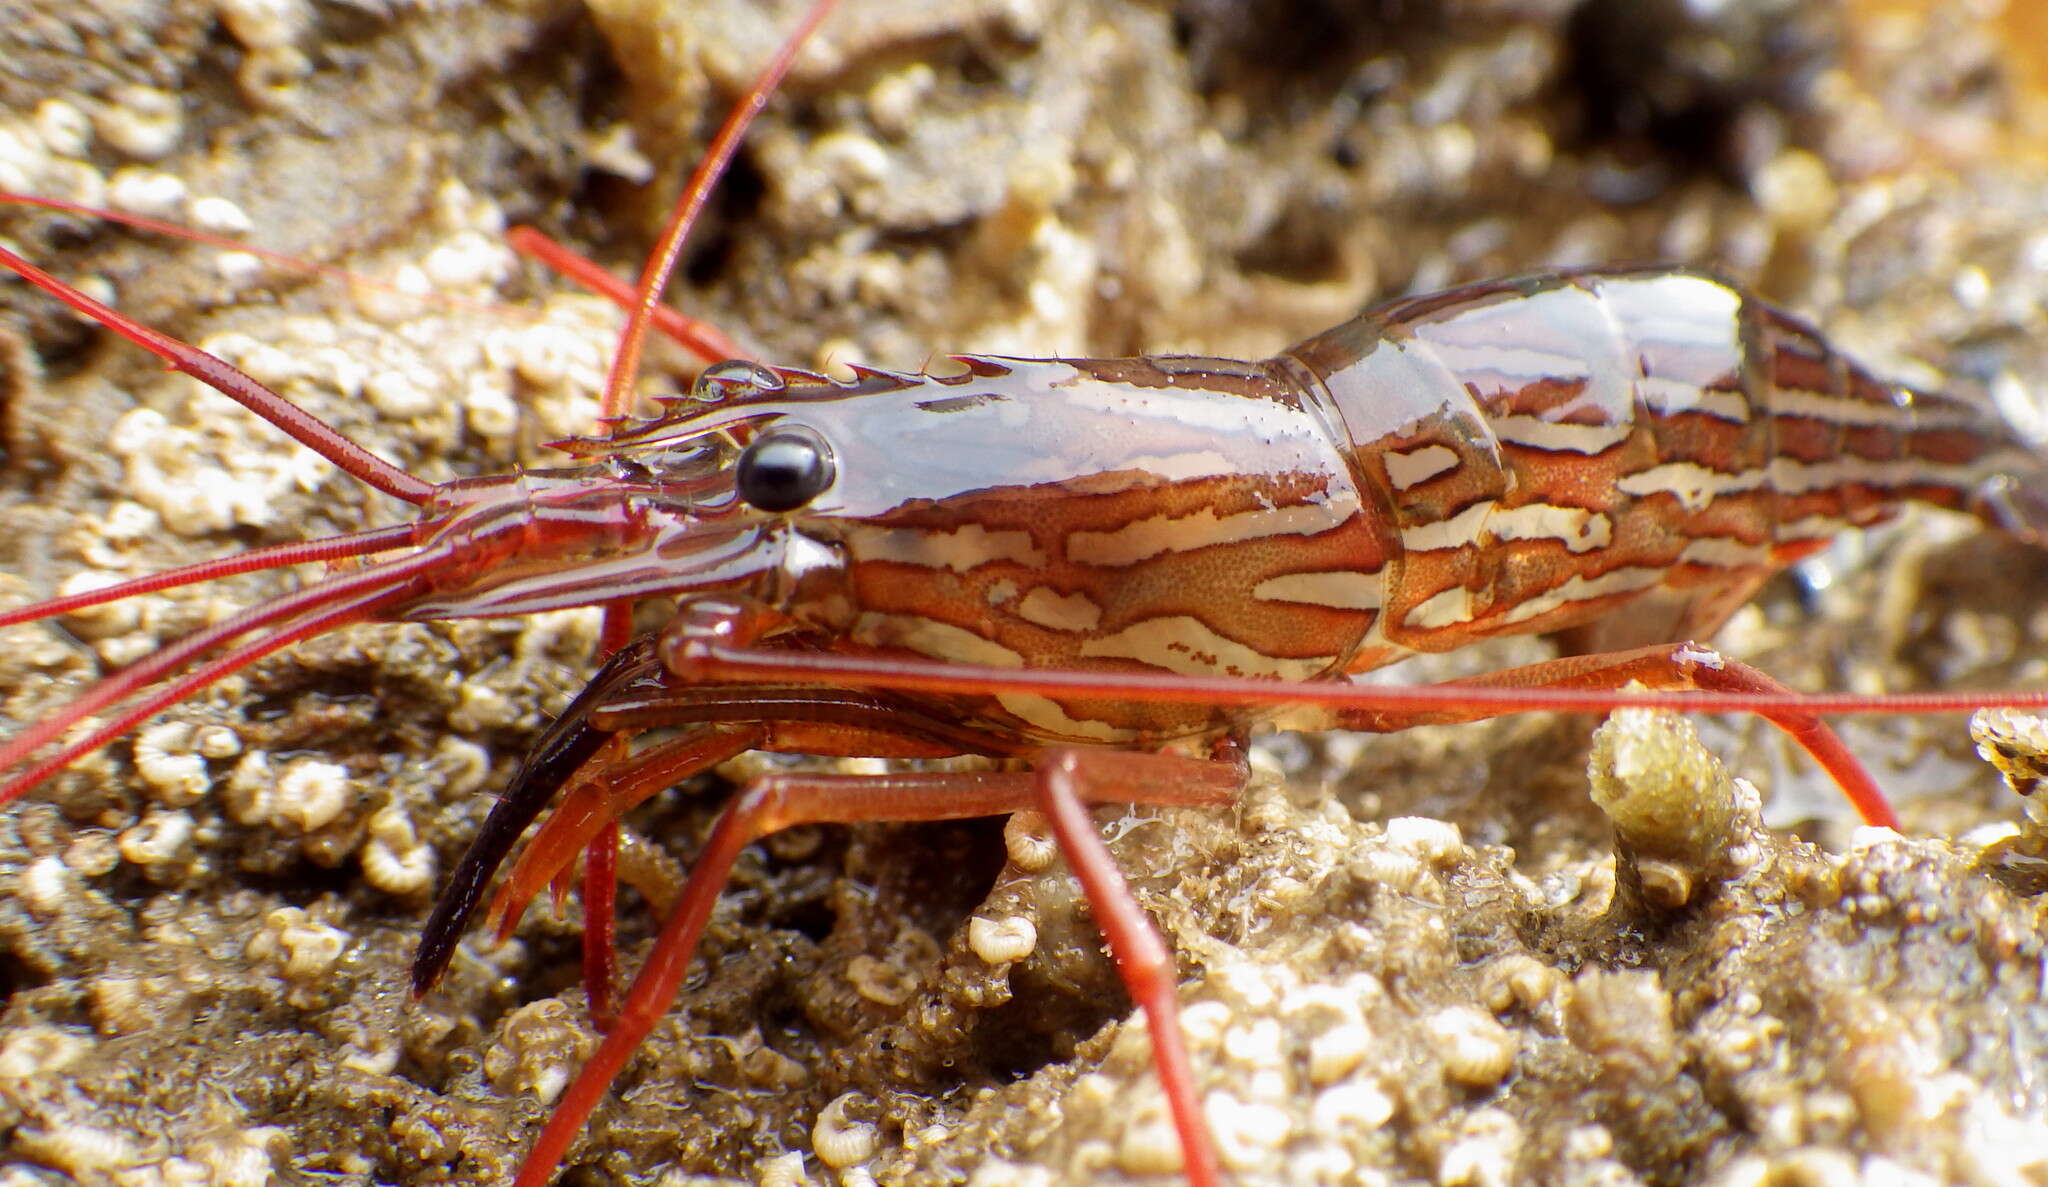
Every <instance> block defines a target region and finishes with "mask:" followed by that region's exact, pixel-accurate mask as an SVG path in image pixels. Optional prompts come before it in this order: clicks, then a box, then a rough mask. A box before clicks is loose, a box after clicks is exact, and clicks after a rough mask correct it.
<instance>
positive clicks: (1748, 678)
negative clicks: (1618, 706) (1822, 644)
mask: <svg viewBox="0 0 2048 1187" xmlns="http://www.w3.org/2000/svg"><path fill="white" fill-rule="evenodd" d="M1631 683H1638V684H1642V685H1644V686H1646V687H1649V688H1652V689H1657V690H1660V691H1686V692H1691V691H1698V692H1726V693H1773V694H1776V693H1787V694H1791V693H1792V691H1793V690H1792V689H1790V688H1788V687H1786V686H1785V685H1783V684H1780V683H1779V682H1778V681H1776V680H1773V679H1772V678H1771V677H1769V676H1767V675H1765V674H1764V673H1762V672H1760V671H1758V670H1757V669H1755V668H1753V667H1750V666H1749V665H1748V664H1745V663H1742V662H1741V661H1739V660H1732V659H1729V658H1727V657H1726V656H1723V655H1722V654H1720V653H1719V652H1717V651H1714V650H1712V649H1710V648H1706V647H1702V646H1700V645H1699V644H1697V643H1659V644H1656V645H1654V646H1651V647H1638V648H1635V649H1633V650H1630V651H1610V652H1603V653H1600V654H1596V655H1569V656H1564V657H1562V658H1559V659H1553V660H1547V661H1545V662H1543V663H1540V664H1528V665H1526V666H1524V667H1519V668H1507V669H1504V670H1502V671H1499V672H1488V673H1485V674H1484V675H1480V676H1468V677H1466V678H1464V679H1461V680H1447V681H1445V682H1444V683H1443V684H1441V685H1437V686H1436V687H1439V688H1474V689H1480V688H1486V689H1498V688H1511V689H1522V688H1548V689H1569V690H1578V691H1612V690H1616V689H1622V688H1626V687H1627V686H1628V685H1629V684H1631ZM1793 695H1796V694H1793ZM1759 715H1760V716H1762V717H1763V718H1765V719H1766V720H1768V721H1769V722H1770V723H1771V724H1772V725H1775V726H1777V727H1778V728H1779V729H1781V730H1784V731H1785V732H1786V733H1787V734H1789V735H1791V737H1792V740H1793V741H1795V742H1798V743H1799V745H1800V746H1801V747H1803V748H1804V749H1805V750H1806V752H1807V753H1808V754H1810V755H1812V756H1813V760H1814V761H1815V762H1817V763H1819V764H1820V766H1821V769H1822V770H1824V771H1826V772H1827V773H1828V775H1829V777H1830V778H1832V779H1833V780H1834V781H1835V785H1836V786H1838V787H1840V788H1841V789H1842V794H1843V795H1845V796H1847V797H1848V798H1849V802H1850V803H1851V804H1852V805H1854V806H1855V808H1856V812H1857V814H1858V815H1859V816H1861V817H1862V818H1863V820H1864V823H1866V824H1877V825H1883V826H1884V827H1886V828H1897V827H1899V818H1898V816H1897V814H1895V813H1894V812H1893V811H1892V806H1891V804H1890V803H1888V802H1887V801H1886V800H1885V798H1884V792H1883V791H1882V790H1880V789H1879V788H1878V785H1877V780H1876V779H1874V778H1872V777H1871V775H1870V772H1869V771H1868V770H1866V769H1864V766H1863V763H1862V761H1861V760H1859V759H1858V758H1857V757H1856V755H1855V754H1854V753H1852V752H1851V751H1850V749H1849V747H1848V745H1847V744H1845V743H1844V742H1843V741H1842V738H1841V735H1840V734H1837V733H1836V732H1835V731H1834V728H1833V727H1832V726H1830V725H1828V723H1827V722H1825V721H1822V720H1821V719H1820V718H1819V717H1816V716H1814V715H1813V714H1810V713H1800V712H1798V711H1796V710H1789V709H1766V710H1762V711H1761V712H1760V714H1759ZM1496 716H1499V711H1497V710H1494V709H1490V708H1476V709H1469V710H1468V709H1459V708H1454V707H1446V708H1442V709H1429V710H1387V709H1340V710H1338V711H1337V713H1336V719H1335V721H1334V722H1333V723H1332V724H1334V725H1336V726H1337V727H1338V728H1340V729H1353V730H1367V731H1370V732H1373V733H1391V732H1393V731H1395V730H1403V729H1407V728H1408V727H1410V726H1415V725H1450V724H1454V723H1457V722H1462V721H1480V720H1483V719H1485V718H1488V717H1496Z"/></svg>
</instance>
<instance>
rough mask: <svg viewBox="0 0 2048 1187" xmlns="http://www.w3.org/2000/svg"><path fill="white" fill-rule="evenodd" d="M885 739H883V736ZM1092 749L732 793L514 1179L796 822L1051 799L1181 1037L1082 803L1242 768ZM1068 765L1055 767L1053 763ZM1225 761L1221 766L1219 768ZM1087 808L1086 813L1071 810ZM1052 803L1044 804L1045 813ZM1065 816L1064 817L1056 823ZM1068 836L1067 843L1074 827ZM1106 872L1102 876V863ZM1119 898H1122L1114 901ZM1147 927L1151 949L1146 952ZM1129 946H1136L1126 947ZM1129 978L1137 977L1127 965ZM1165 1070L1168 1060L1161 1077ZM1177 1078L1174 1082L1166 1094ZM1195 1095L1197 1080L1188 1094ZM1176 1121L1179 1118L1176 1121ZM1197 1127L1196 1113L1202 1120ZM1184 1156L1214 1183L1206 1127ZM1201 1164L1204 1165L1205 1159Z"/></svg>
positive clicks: (1108, 923) (1093, 887)
mask: <svg viewBox="0 0 2048 1187" xmlns="http://www.w3.org/2000/svg"><path fill="white" fill-rule="evenodd" d="M882 741H884V742H886V739H883V740H882ZM1094 757H1095V755H1094V754H1093V752H1089V753H1088V755H1087V756H1086V758H1084V759H1082V760H1081V761H1080V762H1078V763H1074V764H1073V765H1068V760H1067V758H1066V756H1065V755H1059V754H1056V755H1054V756H1052V761H1051V762H1050V763H1049V764H1048V766H1047V769H1046V770H1044V771H1041V772H1039V773H1036V774H1034V773H1029V772H1011V771H991V772H977V773H906V774H899V775H806V774H786V775H770V776H768V777H767V778H764V779H760V780H757V781H755V782H754V783H752V784H750V785H748V787H747V788H746V789H745V790H743V791H741V792H740V793H739V795H737V796H735V797H734V799H733V801H732V803H730V804H729V805H727V806H726V809H725V811H724V813H722V814H721V815H720V816H719V818H718V823H717V825H716V826H715V827H714V828H713V829H712V831H711V837H710V839H709V840H707V841H706V842H705V845H704V849H703V852H701V853H700V854H699V855H698V857H697V863H696V865H695V867H694V868H692V869H691V871H690V878H689V881H688V882H687V883H686V884H685V885H684V887H683V893H682V897H681V899H680V900H679V901H678V902H677V904H676V908H675V910H674V911H673V912H672V913H670V915H669V917H668V919H667V920H666V921H665V922H664V923H663V924H662V929H661V934H660V935H659V936H658V937H657V938H656V939H655V942H654V948H653V950H652V951H651V952H650V953H649V954H648V957H647V963H646V964H645V965H644V966H642V968H641V970H640V974H639V976H638V977H636V978H634V981H633V986H632V988H631V989H630V990H629V991H628V992H627V995H626V999H625V1001H624V1002H623V1003H622V1004H621V1006H620V1010H619V1017H618V1022H617V1024H616V1025H615V1026H614V1027H613V1029H612V1031H611V1033H609V1034H607V1035H606V1036H605V1037H604V1041H603V1042H601V1043H600V1044H598V1049H597V1053H596V1054H595V1055H593V1056H592V1057H591V1059H590V1062H589V1063H586V1064H584V1065H583V1069H582V1070H581V1071H580V1072H578V1073H577V1076H576V1079H575V1081H574V1082H573V1083H572V1084H570V1086H569V1088H568V1091H566V1092H565V1093H563V1095H562V1099H561V1101H560V1102H559V1103H558V1104H557V1105H556V1106H555V1111H554V1113H553V1114H552V1115H550V1116H549V1118H548V1121H547V1124H546V1125H545V1126H544V1127H543V1128H542V1129H541V1132H540V1136H539V1137H538V1138H537V1139H535V1141H534V1144H533V1149H532V1150H531V1151H530V1152H528V1154H527V1156H526V1162H525V1163H524V1164H523V1165H522V1166H521V1167H520V1168H519V1176H518V1178H517V1180H516V1181H515V1183H514V1187H543V1185H544V1184H546V1182H547V1181H548V1179H549V1177H550V1176H551V1175H553V1173H554V1170H555V1168H556V1166H558V1165H559V1164H560V1163H561V1160H562V1156H563V1155H564V1154H566V1153H568V1151H569V1147H570V1144H571V1143H572V1142H574V1141H575V1138H576V1135H577V1133H578V1132H580V1131H581V1130H582V1128H583V1123H584V1122H585V1121H586V1120H587V1119H588V1118H589V1116H590V1114H591V1112H592V1111H593V1110H594V1109H596V1108H597V1105H598V1103H599V1102H600V1101H602V1100H603V1099H604V1094H605V1091H606V1089H607V1088H609V1087H610V1086H611V1082H612V1080H613V1079H614V1078H615V1077H617V1075H618V1074H619V1072H620V1071H621V1070H622V1069H623V1068H624V1067H625V1066H626V1062H627V1061H628V1060H629V1059H631V1058H632V1055H633V1052H634V1050H635V1049H636V1048H637V1047H639V1045H640V1043H641V1041H642V1040H644V1039H645V1038H646V1037H647V1035H648V1033H649V1032H650V1031H652V1030H653V1029H654V1026H655V1023H657V1022H658V1021H660V1019H661V1016H662V1015H663V1014H664V1013H666V1012H667V1010H668V1007H669V1003H670V1002H672V1001H673V1000H674V999H675V995H676V991H677V990H678V989H679V988H681V986H682V983H683V976H684V974H685V973H686V972H687V971H688V969H689V965H690V958H691V955H692V954H693V953H694V952H695V950H696V947H697V941H698V939H699V938H700V937H701V936H702V935H703V932H704V925H705V923H706V922H707V921H708V920H709V919H710V917H711V910H712V908H713V907H714V906H715V905H716V904H717V902H718V896H719V893H720V892H721V891H722V890H723V889H724V888H725V884H726V880H727V879H728V878H729V877H730V875H731V873H732V865H733V862H734V861H735V860H736V859H737V858H738V857H739V853H740V850H742V849H744V848H746V847H747V846H748V845H750V844H752V843H753V842H755V841H757V840H759V839H761V838H762V837H765V836H767V835H769V834H770V833H774V832H779V831H781V830H782V829H785V828H791V827H794V826H796V825H799V824H850V823H855V822H859V821H868V820H893V821H925V820H963V819H968V818H971V817H976V816H995V815H1001V814H1003V813H1005V812H1015V811H1018V810H1021V809H1025V808H1031V807H1038V806H1044V807H1046V808H1048V809H1049V810H1050V813H1056V815H1054V826H1055V828H1056V829H1057V830H1058V831H1059V833H1060V836H1061V840H1062V841H1063V842H1067V843H1070V844H1072V845H1073V847H1072V848H1070V849H1069V850H1068V857H1069V861H1070V862H1072V863H1073V866H1074V869H1075V872H1076V873H1077V874H1078V875H1079V876H1080V877H1081V879H1082V885H1083V886H1084V887H1086V888H1087V889H1088V892H1089V900H1090V902H1091V903H1092V904H1093V905H1094V908H1095V912H1096V916H1097V918H1098V919H1100V920H1102V921H1103V927H1104V930H1105V931H1106V932H1109V933H1110V934H1111V947H1112V950H1113V951H1114V952H1115V953H1116V956H1117V960H1118V963H1119V966H1120V967H1123V966H1125V964H1126V962H1127V960H1128V962H1129V964H1130V965H1131V966H1133V967H1139V966H1142V967H1146V968H1149V969H1151V970H1152V972H1151V973H1150V974H1149V975H1148V976H1147V977H1145V978H1144V979H1143V980H1142V982H1141V983H1142V985H1143V988H1142V990H1140V989H1139V987H1138V986H1137V985H1134V986H1133V992H1134V993H1139V992H1142V994H1143V995H1144V998H1145V999H1147V1000H1149V1001H1150V1002H1152V1003H1153V1004H1151V1005H1148V1007H1147V1018H1148V1020H1149V1021H1150V1022H1151V1023H1152V1025H1153V1028H1154V1029H1153V1035H1154V1041H1155V1043H1157V1042H1158V1036H1159V1034H1160V1033H1161V1030H1162V1020H1161V1017H1160V1014H1159V1012H1158V1011H1159V1007H1158V1005H1157V1002H1158V1000H1159V998H1160V996H1161V993H1160V990H1159V988H1158V987H1159V986H1161V985H1163V986H1164V996H1165V999H1166V1014H1165V1017H1164V1025H1165V1026H1166V1027H1170V1029H1171V1033H1172V1034H1173V1036H1174V1042H1173V1044H1172V1045H1173V1046H1175V1047H1176V1048H1178V1047H1179V1044H1178V1038H1179V1034H1180V1030H1179V1026H1178V1023H1177V1020H1176V1017H1175V1015H1174V1014H1173V1012H1172V990H1173V980H1172V974H1171V970H1172V965H1171V963H1170V962H1169V961H1168V960H1167V958H1166V956H1165V950H1164V946H1163V945H1161V944H1160V943H1159V940H1158V938H1157V937H1156V936H1154V935H1153V934H1152V931H1151V928H1150V925H1149V924H1147V923H1146V921H1145V917H1144V914H1143V913H1142V912H1141V911H1139V910H1138V908H1137V905H1136V904H1135V903H1133V902H1131V901H1130V896H1129V892H1128V891H1127V890H1125V889H1124V887H1123V883H1122V879H1121V878H1119V877H1117V876H1116V872H1115V868H1114V866H1112V865H1110V864H1109V857H1108V852H1107V850H1106V849H1104V848H1103V846H1102V840H1101V838H1100V837H1099V836H1097V835H1096V834H1095V830H1094V824H1093V822H1092V821H1091V820H1090V819H1089V818H1088V815H1087V812H1086V810H1085V809H1084V808H1082V807H1081V806H1080V805H1081V802H1082V800H1083V798H1088V799H1104V798H1110V799H1131V800H1142V801H1144V802H1148V803H1216V802H1219V801H1227V800H1228V799H1230V798H1232V797H1234V796H1235V795H1236V794H1237V790H1238V787H1239V786H1240V785H1241V784H1242V781H1243V776H1242V772H1241V771H1240V770H1238V769H1236V768H1232V767H1222V766H1219V765H1218V764H1213V763H1204V762H1200V761H1197V760H1192V759H1168V758H1159V759H1157V760H1156V761H1151V762H1148V761H1145V760H1147V759H1153V758H1154V757H1155V756H1150V755H1131V754H1107V755H1105V757H1107V758H1109V759H1111V760H1114V761H1112V762H1111V763H1110V764H1109V765H1108V766H1107V767H1105V768H1104V769H1103V770H1101V771H1098V770H1096V769H1094V768H1093V767H1092V765H1091V764H1090V762H1089V761H1088V760H1090V759H1093V758H1094ZM1056 770H1057V771H1059V772H1061V773H1055V771H1056ZM1219 772H1220V774H1219ZM1076 812H1078V813H1079V817H1078V824H1076V823H1075V821H1074V819H1073V813H1076ZM1050 813H1049V814H1050ZM1062 817H1065V818H1066V819H1065V820H1064V822H1063V821H1062ZM1070 833H1071V834H1072V837H1073V841H1072V842H1068V836H1069V834H1070ZM1105 869H1106V870H1107V871H1108V875H1109V876H1108V878H1107V879H1105V878H1104V877H1103V873H1102V872H1103V870H1105ZM1119 896H1120V899H1119ZM1140 937H1149V938H1150V941H1151V943H1152V945H1153V946H1154V947H1155V948H1156V949H1157V950H1156V951H1155V952H1153V953H1149V954H1148V953H1145V952H1142V951H1140V950H1139V949H1140V948H1141V947H1142V945H1143V942H1144V940H1143V939H1142V938H1140ZM1127 954H1128V956H1127ZM1126 976H1127V978H1128V977H1129V976H1130V974H1128V973H1127V974H1126ZM1178 1058H1179V1059H1180V1063H1179V1064H1178V1067H1179V1069H1180V1071H1179V1076H1180V1081H1181V1083H1182V1086H1183V1088H1184V1089H1185V1087H1186V1086H1187V1084H1188V1077H1187V1075H1186V1056H1185V1052H1184V1051H1181V1053H1180V1055H1179V1056H1178ZM1165 1074H1166V1073H1165V1072H1164V1071H1162V1075H1163V1076H1164V1075H1165ZM1171 1091H1172V1090H1171V1089H1169V1093H1171ZM1182 1096H1183V1097H1184V1099H1186V1100H1188V1101H1189V1102H1190V1103H1192V1099H1193V1093H1192V1091H1183V1093H1182ZM1176 1120H1178V1116H1177V1118H1176ZM1196 1125H1197V1126H1198V1127H1199V1122H1196ZM1188 1163H1189V1167H1190V1175H1189V1178H1190V1182H1191V1183H1192V1184H1193V1187H1217V1184H1218V1181H1217V1179H1216V1177H1215V1174H1214V1169H1213V1168H1214V1159H1213V1155H1211V1154H1210V1153H1209V1145H1208V1137H1207V1133H1206V1131H1202V1132H1200V1133H1199V1134H1198V1136H1197V1138H1196V1144H1195V1145H1194V1146H1193V1147H1192V1148H1191V1150H1190V1154H1189V1158H1188ZM1205 1168H1206V1169H1205Z"/></svg>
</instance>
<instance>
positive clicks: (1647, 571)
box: [1501, 568, 1664, 623]
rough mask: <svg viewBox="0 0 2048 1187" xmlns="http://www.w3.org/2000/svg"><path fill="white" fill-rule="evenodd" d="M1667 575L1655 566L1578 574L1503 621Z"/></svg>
mask: <svg viewBox="0 0 2048 1187" xmlns="http://www.w3.org/2000/svg"><path fill="white" fill-rule="evenodd" d="M1663 579H1664V570H1663V569H1651V568H1626V569H1613V570H1610V571H1609V572H1606V573H1602V574H1600V575H1599V576H1598V577H1594V578H1591V579H1588V578H1586V577H1583V576H1579V575H1577V574H1574V575H1573V577H1572V579H1571V580H1569V581H1567V582H1565V583H1564V584H1563V585H1560V586H1558V587H1557V588H1555V589H1550V590H1545V591H1544V592H1542V593H1540V594H1537V595H1536V596H1535V597H1532V598H1524V599H1523V600H1522V602H1521V604H1520V605H1517V606H1516V607H1515V608H1514V609H1512V610H1510V611H1508V612H1507V613H1506V614H1503V615H1501V621H1502V622H1503V623H1514V622H1527V621H1529V620H1530V619H1532V618H1536V617H1538V616H1540V615H1544V614H1548V613H1550V612H1551V611H1552V610H1557V609H1560V608H1562V607H1564V606H1568V605H1570V604H1572V603H1573V602H1585V601H1590V600H1592V599H1594V598H1607V597H1613V596H1615V595H1617V594H1627V593H1634V592H1636V591H1638V590H1643V589H1649V588H1651V587H1652V586H1655V585H1656V584H1657V583H1658V582H1660V581H1662V580H1663Z"/></svg>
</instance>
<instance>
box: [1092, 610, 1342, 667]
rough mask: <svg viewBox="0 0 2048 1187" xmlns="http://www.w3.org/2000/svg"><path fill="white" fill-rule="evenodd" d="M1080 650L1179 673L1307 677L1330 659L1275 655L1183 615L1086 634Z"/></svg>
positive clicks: (1334, 659) (1328, 662)
mask: <svg viewBox="0 0 2048 1187" xmlns="http://www.w3.org/2000/svg"><path fill="white" fill-rule="evenodd" d="M1080 654H1081V655H1083V656H1086V657H1088V658H1090V659H1133V660H1137V661H1138V662H1139V663H1141V664H1150V665H1152V666H1153V667H1155V668H1164V669H1166V670H1167V671H1169V672H1179V673H1181V674H1182V675H1184V676H1254V677H1256V676H1265V677H1278V678H1280V679H1282V680H1307V679H1310V678H1311V677H1313V676H1316V675H1318V674H1319V673H1321V672H1322V671H1323V670H1324V669H1326V668H1328V667H1329V666H1330V665H1331V664H1332V663H1334V662H1336V658H1337V657H1335V656H1333V655H1324V656H1315V657H1311V658H1308V659H1277V658H1275V657H1273V656H1270V655H1266V654H1265V653H1263V652H1261V651H1258V650H1255V649H1253V648H1250V647H1246V646H1245V645H1244V644H1242V643H1239V642H1238V641H1236V640H1235V639H1227V638H1225V637H1223V636H1222V635H1219V634H1217V633H1216V632H1215V631H1213V630H1210V629H1209V627H1208V624H1206V623H1204V622H1202V621H1201V620H1200V619H1198V618H1192V617H1189V616H1187V615H1173V616H1170V617H1161V618H1148V619H1145V620H1144V621H1143V622H1137V623H1132V624H1131V625H1130V626H1127V627H1125V628H1124V629H1123V630H1120V631H1118V632H1117V633H1116V634H1113V635H1104V636H1103V637H1101V638H1099V639H1091V640H1089V641H1088V642H1086V643H1083V644H1082V645H1081V650H1080Z"/></svg>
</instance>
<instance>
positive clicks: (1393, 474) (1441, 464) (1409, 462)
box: [1385, 445, 1458, 490]
mask: <svg viewBox="0 0 2048 1187" xmlns="http://www.w3.org/2000/svg"><path fill="white" fill-rule="evenodd" d="M1385 460H1386V466H1387V481H1389V482H1391V483H1393V484H1394V489H1395V490H1407V489H1408V488H1409V487H1411V486H1420V485H1421V484H1423V483H1425V482H1428V481H1429V480H1430V479H1432V478H1435V477H1436V476H1437V475H1439V474H1442V473H1444V472H1445V471H1447V470H1455V469H1457V468H1458V453H1457V451H1456V450H1454V449H1449V448H1446V447H1444V446H1442V445H1424V446H1422V447H1421V448H1419V449H1411V450H1408V451H1407V452H1405V453H1404V452H1402V451H1400V450H1393V451H1390V452H1389V453H1387V455H1386V458H1385Z"/></svg>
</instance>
